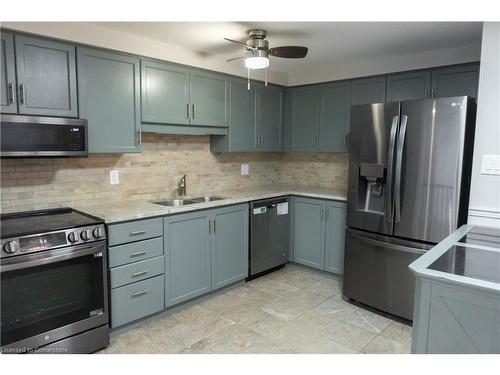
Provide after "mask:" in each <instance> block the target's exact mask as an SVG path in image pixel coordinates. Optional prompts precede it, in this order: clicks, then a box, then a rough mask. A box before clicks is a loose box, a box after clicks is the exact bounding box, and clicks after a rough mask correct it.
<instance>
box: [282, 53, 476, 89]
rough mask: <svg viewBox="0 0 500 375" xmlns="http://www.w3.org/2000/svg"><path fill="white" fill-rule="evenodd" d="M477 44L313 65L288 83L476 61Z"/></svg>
mask: <svg viewBox="0 0 500 375" xmlns="http://www.w3.org/2000/svg"><path fill="white" fill-rule="evenodd" d="M480 56H481V43H478V44H473V45H469V46H465V47H456V48H448V49H440V50H434V51H426V52H420V53H412V54H405V55H400V56H393V55H392V56H390V57H387V58H382V59H370V60H363V59H359V60H357V61H349V62H345V63H339V64H332V65H325V66H322V67H315V69H312V70H308V71H304V72H302V73H295V74H293V75H290V79H289V85H290V86H296V85H305V84H308V83H318V82H326V81H335V80H340V79H348V78H356V77H364V76H370V75H376V74H387V73H393V72H401V71H404V70H413V69H424V68H430V67H434V66H440V65H452V64H461V63H467V62H473V61H479V59H480Z"/></svg>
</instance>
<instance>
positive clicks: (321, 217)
mask: <svg viewBox="0 0 500 375" xmlns="http://www.w3.org/2000/svg"><path fill="white" fill-rule="evenodd" d="M323 218H324V209H323V208H322V209H321V210H320V211H319V221H323Z"/></svg>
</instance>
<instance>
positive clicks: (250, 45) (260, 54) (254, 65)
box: [224, 29, 307, 89]
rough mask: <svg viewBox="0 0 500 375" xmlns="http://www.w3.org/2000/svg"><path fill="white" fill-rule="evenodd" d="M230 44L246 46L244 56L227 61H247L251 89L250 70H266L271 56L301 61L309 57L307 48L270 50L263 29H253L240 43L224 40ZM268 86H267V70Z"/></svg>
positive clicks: (288, 47) (275, 48) (284, 47)
mask: <svg viewBox="0 0 500 375" xmlns="http://www.w3.org/2000/svg"><path fill="white" fill-rule="evenodd" d="M224 39H225V40H227V41H228V42H231V43H237V44H241V45H244V46H245V49H246V53H245V55H244V56H239V57H234V58H232V59H229V60H227V62H229V61H234V60H239V59H243V58H244V59H245V66H246V68H247V69H248V80H249V89H250V69H252V70H253V69H265V68H267V67H269V56H274V57H284V58H288V59H301V58H304V57H306V55H307V47H300V46H282V47H274V48H269V42H268V41H267V40H266V31H265V30H262V29H252V30H250V31H248V40H247V41H246V42H240V41H239V40H234V39H229V38H224ZM265 73H266V79H265V81H266V86H267V70H266V71H265Z"/></svg>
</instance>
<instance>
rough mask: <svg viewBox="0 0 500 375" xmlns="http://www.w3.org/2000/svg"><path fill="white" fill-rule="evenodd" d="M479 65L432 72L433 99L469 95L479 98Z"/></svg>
mask: <svg viewBox="0 0 500 375" xmlns="http://www.w3.org/2000/svg"><path fill="white" fill-rule="evenodd" d="M478 81H479V64H470V65H466V66H457V67H452V68H441V69H434V70H433V71H432V97H433V98H444V97H448V96H462V95H468V96H471V97H473V98H477V89H478Z"/></svg>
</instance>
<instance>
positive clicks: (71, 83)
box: [15, 35, 78, 117]
mask: <svg viewBox="0 0 500 375" xmlns="http://www.w3.org/2000/svg"><path fill="white" fill-rule="evenodd" d="M15 44H16V64H17V82H18V85H19V86H18V87H19V113H21V114H25V115H42V116H63V117H78V108H77V98H76V95H77V90H76V63H75V46H73V45H71V44H66V43H60V42H53V41H49V40H43V39H37V38H30V37H27V36H18V35H16V37H15Z"/></svg>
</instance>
